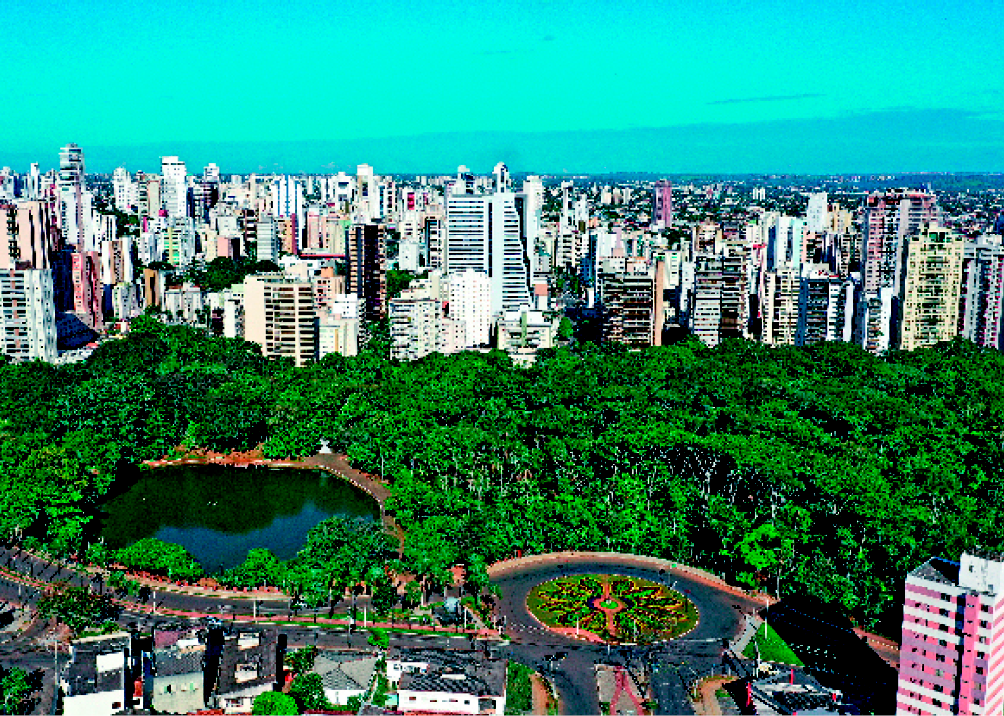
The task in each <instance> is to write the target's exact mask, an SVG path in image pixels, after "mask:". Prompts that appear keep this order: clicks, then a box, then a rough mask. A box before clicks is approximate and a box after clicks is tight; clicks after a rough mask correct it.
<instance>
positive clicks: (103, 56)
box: [0, 0, 1004, 172]
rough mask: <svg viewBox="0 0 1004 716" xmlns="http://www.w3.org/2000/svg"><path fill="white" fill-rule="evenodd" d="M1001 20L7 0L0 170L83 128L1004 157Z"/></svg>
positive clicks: (719, 153)
mask: <svg viewBox="0 0 1004 716" xmlns="http://www.w3.org/2000/svg"><path fill="white" fill-rule="evenodd" d="M1002 21H1004V6H1002V4H1001V3H1000V2H999V0H967V2H966V3H964V4H962V5H959V4H958V3H950V2H947V1H945V0H915V1H914V2H903V1H899V0H877V1H875V2H867V3H866V2H850V1H844V2H822V1H820V0H805V1H804V2H791V3H781V2H764V1H757V0H731V1H728V2H725V1H720V0H705V1H704V2H701V3H694V2H677V1H676V0H663V1H662V2H658V1H650V0H633V1H632V2H630V3H626V4H625V3H617V2H612V1H611V2H607V1H605V0H604V1H600V2H586V1H583V0H580V1H578V2H571V1H568V0H532V1H531V0H498V1H497V2H473V1H468V2H458V1H454V0H431V1H429V2H414V1H411V2H404V1H403V0H376V1H374V2H359V1H356V2H344V1H343V2H306V1H305V0H284V1H283V2H281V3H280V2H275V1H274V0H273V2H264V1H261V0H249V1H237V2H232V3H205V2H194V1H193V0H159V1H158V2H156V3H135V2H125V1H123V0H102V1H101V2H96V1H92V0H86V1H85V0H62V1H60V2H53V1H52V0H8V2H7V3H6V4H5V13H4V24H5V32H4V35H5V38H6V40H7V41H6V42H5V49H6V51H7V52H6V58H7V62H6V67H7V80H5V82H4V84H5V92H4V102H3V106H2V112H0V164H9V165H11V166H12V167H14V168H15V169H17V170H20V171H23V170H24V168H25V167H24V166H20V165H21V164H24V163H26V162H27V161H31V160H32V159H33V160H35V161H39V162H41V163H42V165H43V166H49V165H51V164H53V163H54V162H55V161H56V155H57V152H58V148H59V146H61V145H62V144H65V143H66V142H69V141H75V142H77V143H78V144H80V145H81V146H83V147H84V150H85V153H86V155H87V164H88V169H90V170H94V171H108V170H110V169H111V168H113V167H114V166H117V165H118V164H120V163H123V162H124V163H125V164H126V165H127V166H129V168H131V169H141V168H145V169H152V168H155V167H156V165H157V163H158V160H157V157H158V156H159V155H161V154H175V153H178V154H182V158H183V159H186V161H188V162H189V164H190V165H192V166H198V165H200V164H203V163H205V162H208V161H214V160H215V161H217V163H219V164H221V167H222V168H223V169H224V171H228V170H230V171H250V170H253V169H257V168H258V167H259V166H261V167H265V168H270V167H272V166H273V165H281V166H282V167H283V168H284V169H285V170H286V171H300V170H303V171H322V170H324V168H325V167H326V166H330V167H333V168H348V167H350V166H352V165H353V164H354V163H355V162H357V161H366V160H369V161H370V163H372V164H374V166H375V167H376V169H377V171H378V172H379V171H383V172H394V171H446V170H450V169H451V168H454V167H455V166H456V165H457V164H458V163H460V162H465V163H468V164H470V165H471V166H472V168H475V169H478V170H486V169H487V168H489V167H490V166H491V164H493V163H494V162H489V161H488V160H487V159H482V158H481V157H480V156H477V157H470V158H468V159H466V160H465V158H464V157H463V156H457V155H458V154H459V153H460V150H463V152H464V153H465V154H470V153H475V154H482V153H492V152H494V151H499V152H505V153H507V154H509V155H510V156H499V157H498V158H499V159H503V160H506V161H507V162H508V163H509V164H510V166H512V167H513V168H514V169H516V170H529V171H544V172H557V171H561V170H563V169H568V170H570V171H603V170H610V171H613V170H618V169H623V170H636V171H641V170H649V171H656V172H686V171H718V172H729V171H820V172H828V171H901V170H902V171H905V170H966V169H969V170H974V171H992V170H1004V147H1002V143H1001V139H1002V132H1001V124H1000V123H1001V121H1002V120H1004V49H1002V47H1001V45H1000V43H999V40H998V38H997V34H998V33H997V31H996V30H997V28H999V27H1000V26H1001V23H1002ZM10 79H12V80H13V82H10V81H8V80H10ZM847 133H852V136H846V135H847ZM879 133H881V135H882V137H884V139H882V138H879V137H878V136H877V135H878V134H879ZM918 133H919V134H918ZM786 137H791V138H792V141H791V142H786V141H785V138H786ZM580 140H581V141H582V142H585V143H588V146H586V147H579V146H577V144H578V142H579V141H580ZM185 148H187V149H188V151H189V152H191V153H192V156H184V153H183V152H184V149H185ZM276 152H279V153H280V154H278V155H277V154H276ZM214 154H219V155H220V159H214V156H213V155H214ZM358 155H364V156H363V157H361V156H358ZM512 155H516V156H512ZM224 156H225V162H224V161H221V159H223V157H224ZM962 160H964V162H963V163H964V166H960V165H959V162H960V161H962ZM391 161H393V162H395V163H396V165H395V166H390V165H386V164H384V163H385V162H391ZM619 162H623V163H624V164H631V166H620V165H619ZM481 163H484V164H485V166H483V167H482V166H480V164H481ZM381 164H384V165H381ZM405 164H406V165H407V166H398V165H405ZM584 164H585V165H584ZM567 165H571V166H567ZM586 165H588V166H586Z"/></svg>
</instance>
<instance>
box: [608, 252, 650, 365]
mask: <svg viewBox="0 0 1004 716" xmlns="http://www.w3.org/2000/svg"><path fill="white" fill-rule="evenodd" d="M598 283H599V288H600V291H599V294H600V305H601V307H602V311H603V314H602V315H603V333H602V335H603V340H604V341H613V342H617V343H624V344H626V345H629V346H631V347H634V348H643V347H645V346H650V345H652V344H653V341H654V336H653V332H654V330H655V300H654V299H655V296H654V292H655V273H654V271H653V270H652V268H651V267H650V266H649V265H648V262H646V261H645V260H643V259H630V260H625V259H624V258H617V257H614V258H609V259H604V260H603V261H602V262H601V263H600V267H599V274H598Z"/></svg>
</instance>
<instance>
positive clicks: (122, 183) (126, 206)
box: [112, 167, 138, 212]
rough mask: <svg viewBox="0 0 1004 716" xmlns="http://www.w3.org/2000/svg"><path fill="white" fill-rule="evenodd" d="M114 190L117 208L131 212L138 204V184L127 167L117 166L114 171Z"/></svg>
mask: <svg viewBox="0 0 1004 716" xmlns="http://www.w3.org/2000/svg"><path fill="white" fill-rule="evenodd" d="M112 192H113V197H114V202H115V208H116V209H118V210H119V211H123V212H131V211H132V210H133V207H134V206H135V205H136V204H137V201H138V197H137V192H136V184H135V183H134V182H133V180H132V176H131V175H130V174H129V170H128V169H126V168H125V167H117V168H116V169H115V171H114V172H112Z"/></svg>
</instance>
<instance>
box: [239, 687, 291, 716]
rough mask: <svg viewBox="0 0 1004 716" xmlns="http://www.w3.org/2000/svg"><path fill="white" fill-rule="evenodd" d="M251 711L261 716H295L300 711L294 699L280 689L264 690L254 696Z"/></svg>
mask: <svg viewBox="0 0 1004 716" xmlns="http://www.w3.org/2000/svg"><path fill="white" fill-rule="evenodd" d="M251 713H252V714H255V715H256V716H257V715H259V714H260V715H261V716H295V715H296V714H298V713H300V710H299V709H298V708H297V705H296V700H295V699H294V698H293V697H292V696H287V695H286V694H284V693H282V692H281V691H266V692H264V693H261V694H258V695H257V696H255V698H254V703H253V704H252V706H251Z"/></svg>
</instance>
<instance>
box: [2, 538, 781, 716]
mask: <svg viewBox="0 0 1004 716" xmlns="http://www.w3.org/2000/svg"><path fill="white" fill-rule="evenodd" d="M0 568H2V569H5V570H7V571H8V573H9V576H7V575H4V574H3V573H2V572H0V599H3V600H6V601H17V600H19V599H20V600H22V601H26V602H28V603H33V602H34V601H35V600H36V599H37V597H38V592H37V590H32V589H30V588H28V587H25V586H21V587H20V590H21V591H20V597H19V596H18V584H17V583H16V582H15V581H13V578H14V575H16V576H17V578H18V579H22V580H27V581H31V582H34V581H35V580H43V581H50V582H51V581H58V580H66V581H68V582H69V583H71V584H74V585H78V586H90V587H92V588H96V589H100V588H101V584H100V582H97V581H92V578H91V576H90V575H87V574H77V573H74V572H68V571H66V570H63V569H62V568H61V567H60V566H59V565H49V564H46V563H44V562H42V561H40V560H38V559H36V558H34V557H31V556H27V555H25V554H23V553H21V552H19V551H18V550H14V551H6V550H0ZM597 572H598V573H610V574H624V575H627V576H639V577H644V578H647V579H652V580H653V581H657V582H662V583H664V584H666V585H667V586H674V588H675V589H677V590H678V591H680V592H682V593H684V594H685V595H686V596H687V597H688V598H689V599H690V600H691V601H692V602H693V603H694V604H695V606H696V607H697V609H698V612H699V621H698V624H697V627H696V628H695V629H694V630H693V631H692V632H691V633H689V634H687V635H686V636H685V637H683V638H681V639H678V640H674V641H673V642H669V643H666V644H663V645H659V646H656V647H651V648H648V649H640V648H634V649H631V648H608V647H606V646H604V645H596V644H588V643H585V642H582V641H579V640H576V639H574V638H572V637H567V636H562V635H559V634H556V633H554V632H552V631H550V630H548V629H546V628H544V627H543V626H542V625H541V624H540V623H539V622H537V620H536V619H534V618H533V617H532V616H531V615H530V614H529V612H528V611H527V610H526V595H527V593H528V592H529V591H530V589H532V588H533V587H534V586H535V585H537V584H539V583H540V582H543V581H546V580H548V579H552V578H554V577H559V576H562V575H567V574H583V573H597ZM492 581H493V582H494V583H495V584H497V585H498V586H499V587H500V588H501V590H502V595H503V598H502V600H501V602H500V605H499V614H500V616H502V617H504V618H505V620H506V626H507V633H508V635H509V636H511V638H512V643H511V644H510V645H508V646H506V647H504V648H503V650H502V653H501V655H502V656H505V657H507V658H513V659H516V660H517V661H520V662H522V663H525V664H528V665H531V666H533V667H534V668H535V669H538V670H540V671H543V672H545V673H548V675H549V676H551V678H552V679H553V681H554V683H555V686H556V687H557V689H558V692H559V695H560V696H561V698H562V702H563V705H564V709H565V712H566V713H570V714H597V713H599V699H598V696H597V693H596V686H595V678H594V671H593V666H594V664H596V663H597V662H605V663H617V664H622V665H624V666H626V667H627V668H628V669H629V671H633V672H634V673H635V674H640V672H641V671H642V669H643V668H647V669H648V670H649V671H650V673H651V674H652V686H653V691H654V693H655V697H656V699H657V700H658V702H659V712H660V713H691V712H692V708H691V707H690V702H689V700H688V698H687V694H686V686H687V685H688V684H690V683H692V682H693V681H694V680H695V679H696V678H697V677H698V676H700V675H703V674H707V673H712V672H713V671H714V670H715V669H716V668H717V667H718V666H719V665H720V663H721V653H722V640H723V639H730V640H731V639H733V638H735V636H736V635H737V634H738V632H739V631H740V629H741V625H742V620H741V615H740V613H739V610H747V611H750V610H755V609H756V608H758V607H759V606H760V605H761V603H760V602H758V601H756V600H754V599H752V598H750V597H747V596H745V595H743V594H742V593H741V592H739V591H737V590H735V589H733V588H731V587H728V586H727V585H724V584H723V583H719V582H715V581H714V580H711V579H708V578H705V577H702V576H701V575H699V574H697V573H694V572H693V571H689V570H684V569H678V568H672V567H668V568H659V567H658V565H657V564H656V563H654V562H653V561H652V560H648V559H646V558H638V557H631V556H616V555H604V556H603V557H602V558H598V557H594V556H590V555H584V554H581V555H572V556H569V557H568V558H567V559H565V558H563V557H562V558H560V559H550V561H548V558H541V561H537V562H534V561H530V562H525V563H524V562H519V563H518V564H507V565H506V566H504V567H503V568H501V569H493V576H492ZM271 596H273V599H271V600H265V601H260V602H259V608H260V609H263V611H259V614H263V613H268V614H271V615H274V617H275V618H276V619H285V618H286V617H287V616H288V614H289V612H288V603H286V602H285V601H284V597H281V596H277V595H271ZM276 597H277V598H276ZM153 601H154V595H153V593H152V592H151V593H150V594H149V595H148V597H147V599H146V600H145V601H142V600H134V599H124V600H122V601H120V604H121V606H122V607H123V610H124V611H123V613H122V616H121V618H120V620H119V621H120V623H121V624H123V626H125V627H138V628H145V629H148V628H150V627H151V626H158V625H159V626H160V627H161V628H163V627H165V626H167V625H169V624H171V623H178V622H179V621H185V619H186V617H185V616H184V614H183V613H187V614H193V613H197V614H215V615H218V616H219V617H221V618H222V619H223V620H224V621H231V620H233V619H234V617H235V616H238V615H246V616H250V615H251V613H252V611H253V609H254V600H253V599H250V598H247V597H235V596H233V595H225V596H219V597H218V596H212V595H205V594H190V593H178V592H167V591H157V592H156V603H157V612H156V613H150V610H151V606H152V604H153ZM365 601H366V600H365V599H363V600H361V601H360V604H363V603H365ZM343 606H344V604H343ZM171 612H178V614H171ZM322 616H323V610H322ZM235 626H236V628H239V629H240V628H243V629H250V628H253V627H252V625H251V624H248V623H245V624H243V625H242V624H241V622H240V621H237V622H236V624H235ZM281 631H283V633H286V634H287V635H288V637H289V639H290V643H291V645H293V646H299V645H307V644H317V645H318V646H319V647H322V648H323V647H330V648H336V647H337V648H346V647H352V648H367V644H366V640H367V635H366V634H359V633H356V634H349V633H348V631H346V630H344V629H332V628H324V629H312V628H310V626H309V625H306V624H305V625H302V626H295V627H282V628H281ZM392 639H393V643H395V644H396V645H400V646H405V647H407V646H424V647H429V646H434V647H447V646H452V647H454V648H457V647H459V646H465V645H466V646H470V645H471V641H470V638H469V637H461V638H450V637H448V636H445V635H439V634H430V635H422V636H412V635H397V634H394V635H392ZM21 648H23V649H27V648H28V647H27V645H26V644H25V645H22V647H21ZM17 650H18V647H17V646H12V647H11V648H10V649H8V650H7V652H6V653H7V654H9V655H11V656H17ZM559 652H562V653H564V654H565V656H564V658H562V659H560V660H557V661H552V660H550V659H549V657H553V656H554V655H555V654H557V653H559ZM3 653H4V652H3V650H2V649H0V655H2V654H3ZM23 656H25V657H26V658H32V659H33V658H35V657H34V656H32V653H29V652H28V651H25V652H24V654H23ZM50 703H51V701H50Z"/></svg>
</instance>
